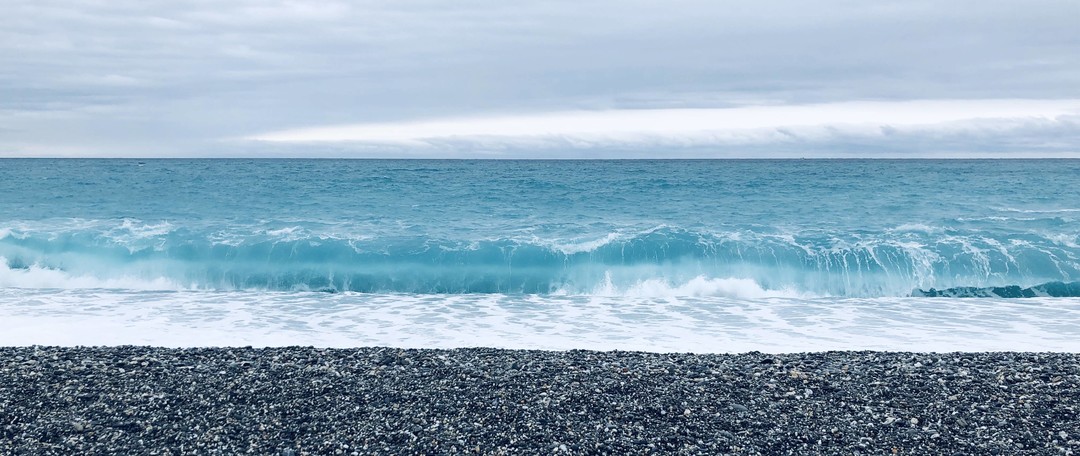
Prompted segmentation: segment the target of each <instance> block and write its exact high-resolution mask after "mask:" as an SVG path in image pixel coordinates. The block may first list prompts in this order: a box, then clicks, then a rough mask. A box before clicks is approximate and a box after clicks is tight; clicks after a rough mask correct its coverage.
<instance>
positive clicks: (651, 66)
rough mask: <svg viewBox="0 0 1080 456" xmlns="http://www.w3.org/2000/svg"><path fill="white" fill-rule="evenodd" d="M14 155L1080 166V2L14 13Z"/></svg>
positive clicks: (326, 5)
mask: <svg viewBox="0 0 1080 456" xmlns="http://www.w3.org/2000/svg"><path fill="white" fill-rule="evenodd" d="M0 10H2V14H0V156H141V157H153V156H298V157H303V156H358V157H366V156H377V157H774V156H775V157H788V156H800V157H802V156H843V157H849V156H867V157H874V156H1073V157H1080V27H1078V26H1077V24H1078V23H1080V1H1077V0H1057V1H1040V0H1030V1H1008V2H1003V1H994V0H989V1H987V0H981V1H948V2H942V1H903V2H893V1H887V0H876V1H818V2H806V1H794V0H791V1H779V0H774V1H761V0H757V1H717V0H700V1H698V0H665V1H652V2H643V1H633V0H618V1H615V0H611V1H589V0H573V1H565V2H562V1H545V2H525V1H521V2H499V1H490V0H489V1H472V0H456V1H445V2H436V1H410V0H391V1H350V2H334V1H319V2H305V1H273V0H258V1H254V0H253V1H234V0H207V1H175V0H170V1H162V2H153V1H145V0H131V1H129V0H87V1H76V0H70V1H49V0H26V1H24V0H0Z"/></svg>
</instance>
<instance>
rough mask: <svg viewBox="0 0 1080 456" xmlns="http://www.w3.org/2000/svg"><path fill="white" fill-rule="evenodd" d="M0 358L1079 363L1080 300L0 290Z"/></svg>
mask: <svg viewBox="0 0 1080 456" xmlns="http://www.w3.org/2000/svg"><path fill="white" fill-rule="evenodd" d="M0 321H2V322H4V323H3V326H4V330H3V331H0V345H16V346H22V345H33V344H42V345H67V346H72V345H124V344H136V345H155V346H170V347H192V346H246V345H252V346H286V345H312V346H319V347H359V346H392V347H404V348H457V347H473V346H487V347H502V348H517V349H553V350H566V349H576V348H581V349H596V350H616V349H617V350H643V351H653V352H697V353H723V352H746V351H752V350H757V351H763V352H773V353H776V352H802V351H825V350H893V351H900V350H902V351H937V352H945V351H1061V352H1076V351H1080V300H1078V299H1060V298H1059V299H1055V298H1034V299H1023V300H1003V299H940V298H875V299H831V298H815V299H802V298H761V299H735V298H718V297H701V298H673V297H663V298H627V297H603V296H537V295H523V296H514V295H494V294H493V295H443V296H434V295H377V294H356V293H341V294H325V293H257V292H193V291H184V292H136V291H118V290H27V289H11V288H8V289H0Z"/></svg>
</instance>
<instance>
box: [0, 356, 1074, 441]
mask: <svg viewBox="0 0 1080 456" xmlns="http://www.w3.org/2000/svg"><path fill="white" fill-rule="evenodd" d="M1078 358H1080V355H1077V354H1062V353H891V352H890V353H886V352H826V353H805V354H786V355H769V354H762V353H747V354H739V355H692V354H657V353H637V352H595V351H583V350H578V351H569V352H547V351H522V350H500V349H489V348H477V349H460V350H404V349H392V348H359V349H335V350H331V349H317V348H304V347H292V348H267V349H253V348H206V349H163V348H150V347H102V348H86V347H76V348H70V347H67V348H59V347H24V348H0V454H242V453H252V454H271V455H293V456H298V455H305V454H372V453H378V454H388V453H389V454H396V453H400V454H455V453H483V454H503V453H505V454H538V453H542V454H552V453H556V454H558V453H564V454H613V455H621V454H642V453H665V454H666V453H676V454H726V453H730V454H769V455H773V454H808V453H810V454H813V453H817V454H1003V455H1014V454H1080V416H1078V412H1080V362H1078Z"/></svg>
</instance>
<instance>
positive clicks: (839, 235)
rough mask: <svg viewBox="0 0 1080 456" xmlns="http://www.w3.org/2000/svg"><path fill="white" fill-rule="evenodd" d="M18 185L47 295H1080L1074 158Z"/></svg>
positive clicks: (421, 165) (47, 162)
mask: <svg viewBox="0 0 1080 456" xmlns="http://www.w3.org/2000/svg"><path fill="white" fill-rule="evenodd" d="M0 195H2V196H0V287H3V293H5V295H4V296H6V298H5V297H3V296H0V301H3V300H4V299H8V300H9V301H12V302H14V301H18V302H20V303H23V304H21V305H25V303H26V302H29V301H34V300H37V301H35V302H40V303H43V304H41V306H43V307H39V308H53V309H55V307H49V306H54V305H56V304H55V302H54V301H55V299H59V298H56V297H57V296H66V298H64V299H67V300H69V301H71V302H76V303H77V302H79V300H80V299H83V300H86V301H87V302H101V301H103V300H104V301H109V300H110V299H111V300H113V301H124V299H126V298H124V297H125V296H127V297H129V298H131V297H132V296H135V297H134V298H131V299H132V300H134V301H138V302H144V303H145V302H154V303H161V302H169V301H176V302H180V301H185V300H187V301H190V300H192V299H194V300H196V301H200V302H204V301H213V300H214V299H216V298H214V297H215V296H217V297H220V298H221V299H222V300H223V301H229V300H233V301H235V299H237V298H236V297H237V296H241V295H242V296H244V297H245V298H244V299H256V298H257V297H258V296H265V297H270V296H273V297H274V298H273V299H274V300H277V301H276V302H279V305H280V306H281V307H288V304H286V303H287V302H288V301H289V299H292V298H295V299H296V302H298V303H307V304H304V305H307V306H309V307H310V304H311V303H312V302H314V303H319V302H323V303H325V302H331V301H333V302H339V303H340V302H342V301H341V300H342V299H344V300H346V301H349V300H351V301H355V302H363V303H364V304H363V305H368V306H369V305H371V303H372V302H373V300H375V299H376V298H378V299H384V298H385V297H387V296H390V297H394V296H397V297H398V298H396V300H394V302H397V303H400V302H402V301H409V302H418V303H420V302H424V303H428V304H429V305H432V306H434V307H433V308H438V306H439V304H437V303H438V302H451V301H452V302H457V303H458V304H460V303H462V302H474V304H473V305H476V304H475V302H478V301H477V300H480V301H483V300H484V299H489V298H490V299H493V300H494V301H491V300H490V299H489V300H488V301H484V302H496V301H497V302H501V303H503V304H504V305H507V306H510V307H514V305H513V303H514V302H518V303H522V302H526V301H527V302H537V301H536V300H538V299H539V300H541V301H543V300H545V299H548V300H551V301H552V302H558V303H561V304H560V305H563V304H566V303H567V302H569V301H566V300H568V299H569V300H571V301H573V300H574V299H580V300H585V299H587V298H588V299H592V298H597V297H608V298H611V297H621V298H623V301H622V302H630V301H633V300H638V301H634V302H638V303H640V302H641V301H640V300H641V299H657V298H664V299H676V300H678V299H683V298H686V299H691V298H692V299H695V300H697V301H695V302H699V303H700V302H712V303H713V304H709V305H714V306H715V305H720V304H716V302H719V301H716V300H718V299H719V300H722V299H735V300H754V299H758V300H760V299H766V298H768V299H773V298H775V299H791V300H796V301H797V302H805V303H821V302H825V301H831V302H840V301H843V300H851V299H869V300H871V301H872V300H874V299H879V300H880V299H893V300H894V301H890V302H898V301H895V300H896V299H909V300H912V301H907V302H909V303H911V302H922V301H917V299H926V298H928V297H933V296H966V297H985V298H998V297H1002V298H1011V297H1019V296H1043V297H1046V296H1050V297H1060V298H1064V299H1069V298H1070V297H1075V296H1080V283H1078V282H1077V281H1080V161H1076V160H1071V161H1070V160H974V161H968V160H943V161H935V160H897V161H891V160H715V161H471V160H446V161H439V160H431V161H428V160H424V161H411V160H410V161H407V160H71V159H66V160H51V159H28V160H21V159H4V160H0ZM329 292H334V293H333V294H334V295H341V296H338V297H333V298H331V297H329V296H330V294H329ZM103 293H105V294H110V293H111V294H110V296H113V298H115V299H113V298H109V299H105V298H102V297H101V296H102V294H103ZM132 293H134V294H132ZM177 293H180V294H177ZM192 293H196V294H192ZM342 293H344V294H342ZM320 295H321V296H326V297H324V298H319V297H318V296H320ZM28 296H32V299H31V298H28ZM94 296H97V298H94ZM116 296H120V298H116ZM193 296H194V298H193ZM342 296H344V297H342ZM95 299H96V301H95ZM710 299H711V300H712V301H710ZM440 300H442V301H440ZM469 300H472V301H469ZM822 300H824V301H822ZM110 302H111V301H110ZM433 302H434V303H435V304H431V303H433ZM613 302H614V301H613ZM687 302H688V301H687ZM793 302H795V301H793ZM844 302H847V303H849V304H850V301H844ZM1066 302H1068V303H1070V304H1071V303H1073V302H1074V301H1066ZM506 303H510V304H506ZM75 305H76V306H77V304H75ZM126 305H128V306H133V305H134V304H126ZM418 305H419V304H418ZM464 305H465V306H466V307H468V305H467V304H464ZM566 305H570V304H566ZM789 305H792V306H795V307H797V305H796V304H793V303H789ZM845 305H846V304H845ZM297 306H300V304H297ZM700 306H705V304H699V307H700ZM309 307H305V308H309ZM518 307H521V306H518ZM571 307H572V305H571ZM646 307H647V305H646ZM721 307H722V306H721ZM20 309H23V310H22V311H20V312H23V313H22V314H20V315H23V316H24V317H25V316H26V315H28V314H26V312H32V309H31V310H26V309H29V308H26V307H20ZM8 310H10V308H9V309H8ZM12 312H14V311H12ZM564 312H565V311H564ZM301 320H302V319H301Z"/></svg>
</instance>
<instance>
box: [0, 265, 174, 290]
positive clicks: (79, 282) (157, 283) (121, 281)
mask: <svg viewBox="0 0 1080 456" xmlns="http://www.w3.org/2000/svg"><path fill="white" fill-rule="evenodd" d="M0 287H5V288H7V287H11V288H45V289H98V288H111V289H127V290H181V289H184V287H182V286H180V285H178V284H176V283H174V282H173V281H171V280H168V279H166V278H163V277H158V278H154V279H149V280H147V279H141V278H137V277H124V276H122V277H111V278H99V277H94V276H90V275H71V274H68V273H67V272H65V271H61V270H57V269H50V268H44V267H41V266H39V265H36V264H34V265H30V266H29V267H27V268H12V267H10V266H9V264H8V260H7V259H6V258H4V257H0Z"/></svg>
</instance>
